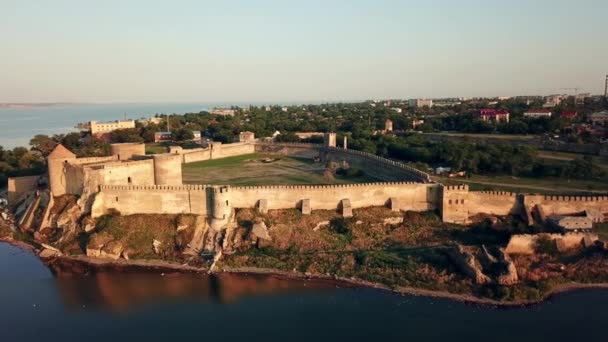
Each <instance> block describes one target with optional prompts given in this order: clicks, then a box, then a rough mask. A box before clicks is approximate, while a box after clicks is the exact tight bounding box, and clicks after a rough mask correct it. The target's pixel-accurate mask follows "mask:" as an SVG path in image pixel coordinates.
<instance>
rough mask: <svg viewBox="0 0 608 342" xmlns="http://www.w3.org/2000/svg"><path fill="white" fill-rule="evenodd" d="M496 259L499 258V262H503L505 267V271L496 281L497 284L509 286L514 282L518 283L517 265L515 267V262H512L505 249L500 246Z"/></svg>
mask: <svg viewBox="0 0 608 342" xmlns="http://www.w3.org/2000/svg"><path fill="white" fill-rule="evenodd" d="M498 260H499V262H501V263H502V264H504V265H505V266H506V267H505V273H503V274H501V275H500V276H499V277H498V279H497V283H498V284H499V285H503V286H511V285H515V284H517V283H519V276H518V275H517V267H515V263H514V262H513V260H512V259H511V257H509V255H508V254H507V253H505V250H504V249H502V248H500V249H499V250H498Z"/></svg>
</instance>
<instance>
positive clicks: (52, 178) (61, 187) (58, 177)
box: [46, 144, 76, 196]
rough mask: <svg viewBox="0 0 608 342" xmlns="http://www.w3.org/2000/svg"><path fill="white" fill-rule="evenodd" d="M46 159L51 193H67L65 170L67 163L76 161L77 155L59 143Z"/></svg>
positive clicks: (58, 194) (54, 194)
mask: <svg viewBox="0 0 608 342" xmlns="http://www.w3.org/2000/svg"><path fill="white" fill-rule="evenodd" d="M46 160H47V166H48V172H49V186H50V188H51V194H53V196H61V195H65V194H66V193H67V181H66V178H65V170H64V168H65V164H68V163H70V162H73V161H75V160H76V155H75V154H74V153H72V152H70V150H68V149H67V148H65V147H64V146H63V145H61V144H59V145H57V146H56V147H55V149H54V150H53V152H51V154H49V156H48V157H46Z"/></svg>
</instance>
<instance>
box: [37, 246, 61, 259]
mask: <svg viewBox="0 0 608 342" xmlns="http://www.w3.org/2000/svg"><path fill="white" fill-rule="evenodd" d="M59 255H61V253H59V252H57V251H56V250H52V249H48V248H45V249H43V250H42V251H41V252H40V254H38V256H39V257H40V258H43V259H44V258H52V257H55V256H59Z"/></svg>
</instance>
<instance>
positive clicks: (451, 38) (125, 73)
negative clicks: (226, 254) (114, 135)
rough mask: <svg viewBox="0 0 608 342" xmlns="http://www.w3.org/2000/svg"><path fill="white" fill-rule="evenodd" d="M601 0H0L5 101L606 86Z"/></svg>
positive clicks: (606, 5) (605, 5) (430, 93)
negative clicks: (85, 1)
mask: <svg viewBox="0 0 608 342" xmlns="http://www.w3.org/2000/svg"><path fill="white" fill-rule="evenodd" d="M604 13H608V2H606V1H601V0H582V1H577V2H575V1H565V0H557V1H550V0H538V1H534V3H533V4H530V1H523V0H513V1H508V2H506V1H491V2H490V1H480V0H465V1H458V2H455V1H447V0H434V1H413V0H412V1H392V0H381V1H373V2H372V1H362V0H353V1H346V0H326V1H320V0H311V1H279V0H260V1H256V2H255V3H253V2H251V1H244V0H240V1H238V0H232V1H222V2H221V3H220V2H217V1H214V2H211V1H172V2H168V1H165V2H162V1H143V0H133V1H129V2H128V3H126V2H124V1H116V0H110V1H104V2H96V3H87V4H84V3H82V2H80V1H68V0H58V1H52V2H51V1H49V2H46V3H43V4H42V3H39V2H36V1H27V0H22V1H14V0H0V19H1V20H0V44H2V50H3V56H2V63H0V76H1V77H0V102H1V103H41V102H62V103H193V102H210V103H222V102H223V103H318V102H357V101H363V100H369V99H391V98H392V99H406V98H445V97H495V96H515V95H547V94H555V93H567V94H572V93H574V92H575V89H574V88H578V92H579V93H583V92H584V93H592V94H602V93H603V91H604V88H603V87H604V77H605V74H606V73H608V65H607V63H606V62H605V61H606V60H608V46H606V44H603V42H604V33H605V30H602V29H600V28H602V27H604V25H605V24H604V18H603V14H604Z"/></svg>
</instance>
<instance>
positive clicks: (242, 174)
mask: <svg viewBox="0 0 608 342" xmlns="http://www.w3.org/2000/svg"><path fill="white" fill-rule="evenodd" d="M264 158H272V159H273V161H272V162H267V163H266V162H263V161H262V159H264ZM324 170H325V164H322V163H315V162H314V161H312V160H310V159H302V158H294V157H277V156H274V155H266V154H261V153H254V154H248V155H242V156H235V157H229V158H223V159H215V160H208V161H202V162H197V163H190V164H184V166H183V181H184V183H185V184H226V185H241V186H244V185H281V184H344V183H363V182H373V181H377V180H376V179H375V178H371V177H368V176H361V177H352V178H348V179H345V178H340V177H335V178H334V179H333V180H330V181H328V180H326V179H325V178H324V177H323V171H324Z"/></svg>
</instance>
